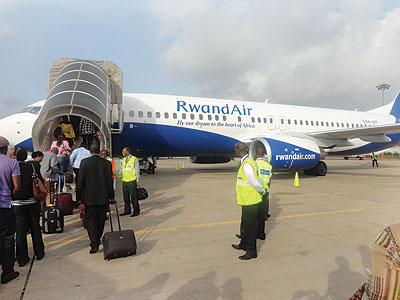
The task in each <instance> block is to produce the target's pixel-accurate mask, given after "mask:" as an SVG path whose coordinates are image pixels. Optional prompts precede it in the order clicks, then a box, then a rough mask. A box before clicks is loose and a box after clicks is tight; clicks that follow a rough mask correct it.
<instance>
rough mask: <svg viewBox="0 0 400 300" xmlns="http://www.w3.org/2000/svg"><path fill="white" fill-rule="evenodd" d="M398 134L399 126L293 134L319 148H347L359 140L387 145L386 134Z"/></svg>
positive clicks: (387, 138) (388, 140) (388, 139)
mask: <svg viewBox="0 0 400 300" xmlns="http://www.w3.org/2000/svg"><path fill="white" fill-rule="evenodd" d="M394 133H400V124H390V125H379V126H370V127H361V128H351V129H339V130H327V131H322V132H321V131H319V132H310V133H293V134H291V135H293V136H296V137H302V138H307V139H311V140H313V141H315V142H316V143H317V144H318V146H320V147H321V148H332V147H335V146H349V145H351V143H350V142H348V140H351V139H354V138H359V139H361V140H363V141H365V142H371V143H387V142H390V141H391V139H390V137H388V136H386V134H394Z"/></svg>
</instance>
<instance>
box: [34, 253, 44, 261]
mask: <svg viewBox="0 0 400 300" xmlns="http://www.w3.org/2000/svg"><path fill="white" fill-rule="evenodd" d="M44 255H45V253H44V252H43V253H42V254H40V255H36V259H37V260H42V259H43V257H44Z"/></svg>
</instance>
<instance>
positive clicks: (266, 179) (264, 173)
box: [255, 144, 272, 221]
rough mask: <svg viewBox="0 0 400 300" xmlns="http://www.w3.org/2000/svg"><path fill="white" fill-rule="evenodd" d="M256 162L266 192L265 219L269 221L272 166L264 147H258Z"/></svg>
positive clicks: (263, 204) (259, 145) (264, 196)
mask: <svg viewBox="0 0 400 300" xmlns="http://www.w3.org/2000/svg"><path fill="white" fill-rule="evenodd" d="M255 160H256V163H257V167H258V172H259V178H260V183H261V186H262V188H263V189H264V190H265V191H266V193H265V194H264V195H263V197H262V206H263V209H264V212H265V215H264V219H265V221H267V220H268V218H269V217H270V216H271V215H270V214H269V191H270V186H271V177H272V166H271V165H270V164H269V162H268V157H267V156H266V155H265V147H264V145H262V144H258V145H257V147H256V156H255Z"/></svg>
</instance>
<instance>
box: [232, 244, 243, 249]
mask: <svg viewBox="0 0 400 300" xmlns="http://www.w3.org/2000/svg"><path fill="white" fill-rule="evenodd" d="M231 246H232V248H233V249H236V250H243V251H246V249H244V248H243V247H242V246H240V245H236V244H232V245H231Z"/></svg>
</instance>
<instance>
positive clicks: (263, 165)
mask: <svg viewBox="0 0 400 300" xmlns="http://www.w3.org/2000/svg"><path fill="white" fill-rule="evenodd" d="M256 163H257V166H258V173H259V180H260V183H261V186H262V188H263V189H264V190H266V191H267V192H269V183H270V180H271V176H272V166H271V165H270V164H269V163H268V162H267V160H266V159H257V160H256Z"/></svg>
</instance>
